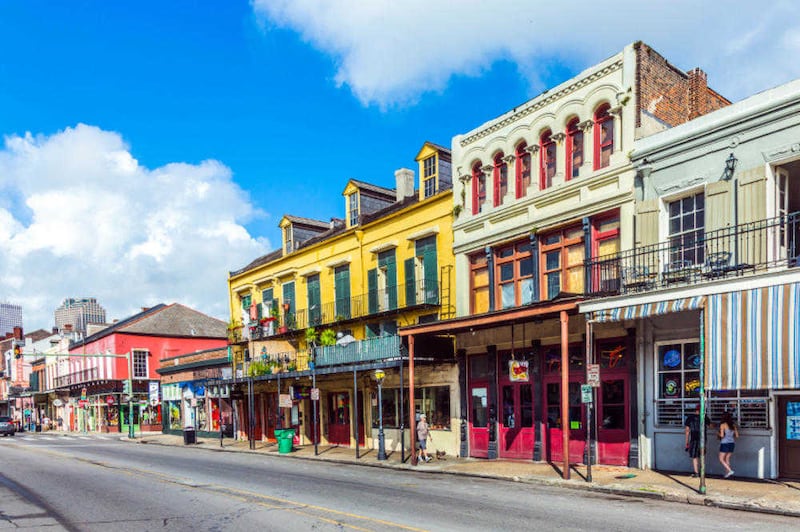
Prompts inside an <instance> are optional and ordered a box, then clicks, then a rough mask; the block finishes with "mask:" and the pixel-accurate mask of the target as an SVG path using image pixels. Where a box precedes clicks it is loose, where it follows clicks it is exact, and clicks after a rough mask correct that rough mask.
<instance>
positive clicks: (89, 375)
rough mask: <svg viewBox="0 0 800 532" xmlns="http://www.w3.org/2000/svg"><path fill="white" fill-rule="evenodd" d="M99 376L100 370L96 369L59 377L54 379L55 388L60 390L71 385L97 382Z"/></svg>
mask: <svg viewBox="0 0 800 532" xmlns="http://www.w3.org/2000/svg"><path fill="white" fill-rule="evenodd" d="M99 375H100V370H99V369H98V368H87V369H83V370H81V371H76V372H74V373H70V374H69V375H61V376H60V377H56V378H55V387H56V388H60V387H62V386H70V385H72V384H82V383H84V382H89V381H93V380H97V379H98V378H99Z"/></svg>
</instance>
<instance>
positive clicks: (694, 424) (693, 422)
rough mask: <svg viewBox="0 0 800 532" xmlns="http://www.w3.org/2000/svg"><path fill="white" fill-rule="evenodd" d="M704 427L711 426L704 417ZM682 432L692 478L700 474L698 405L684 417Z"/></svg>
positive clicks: (708, 420) (709, 421)
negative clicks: (690, 464) (684, 437)
mask: <svg viewBox="0 0 800 532" xmlns="http://www.w3.org/2000/svg"><path fill="white" fill-rule="evenodd" d="M705 424H706V427H710V426H711V420H710V419H708V416H707V415H706V423H705ZM683 432H684V434H685V436H686V440H685V441H686V447H685V449H686V452H687V453H689V457H690V458H691V459H692V469H694V473H692V476H693V477H696V476H698V475H699V474H700V405H699V404H698V405H697V406H696V407H695V409H694V413H693V414H689V415H688V416H686V422H685V423H684V428H683Z"/></svg>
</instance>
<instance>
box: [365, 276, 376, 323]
mask: <svg viewBox="0 0 800 532" xmlns="http://www.w3.org/2000/svg"><path fill="white" fill-rule="evenodd" d="M367 306H368V308H369V313H370V314H375V313H376V312H378V270H377V268H372V269H371V270H369V271H367Z"/></svg>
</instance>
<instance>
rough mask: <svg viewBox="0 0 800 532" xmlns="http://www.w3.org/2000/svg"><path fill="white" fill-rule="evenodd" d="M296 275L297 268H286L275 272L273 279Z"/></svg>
mask: <svg viewBox="0 0 800 532" xmlns="http://www.w3.org/2000/svg"><path fill="white" fill-rule="evenodd" d="M295 275H297V268H287V269H285V270H281V271H279V272H277V273H276V274H275V279H281V278H283V277H290V276H291V277H294V276H295Z"/></svg>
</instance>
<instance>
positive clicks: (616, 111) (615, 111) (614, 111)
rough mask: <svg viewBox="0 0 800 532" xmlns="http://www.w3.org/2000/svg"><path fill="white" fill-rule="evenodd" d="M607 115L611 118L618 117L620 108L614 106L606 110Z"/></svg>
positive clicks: (620, 112) (620, 111)
mask: <svg viewBox="0 0 800 532" xmlns="http://www.w3.org/2000/svg"><path fill="white" fill-rule="evenodd" d="M608 114H610V115H611V116H619V115H621V114H622V106H621V105H616V106H614V107H612V108H610V109H609V110H608Z"/></svg>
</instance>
